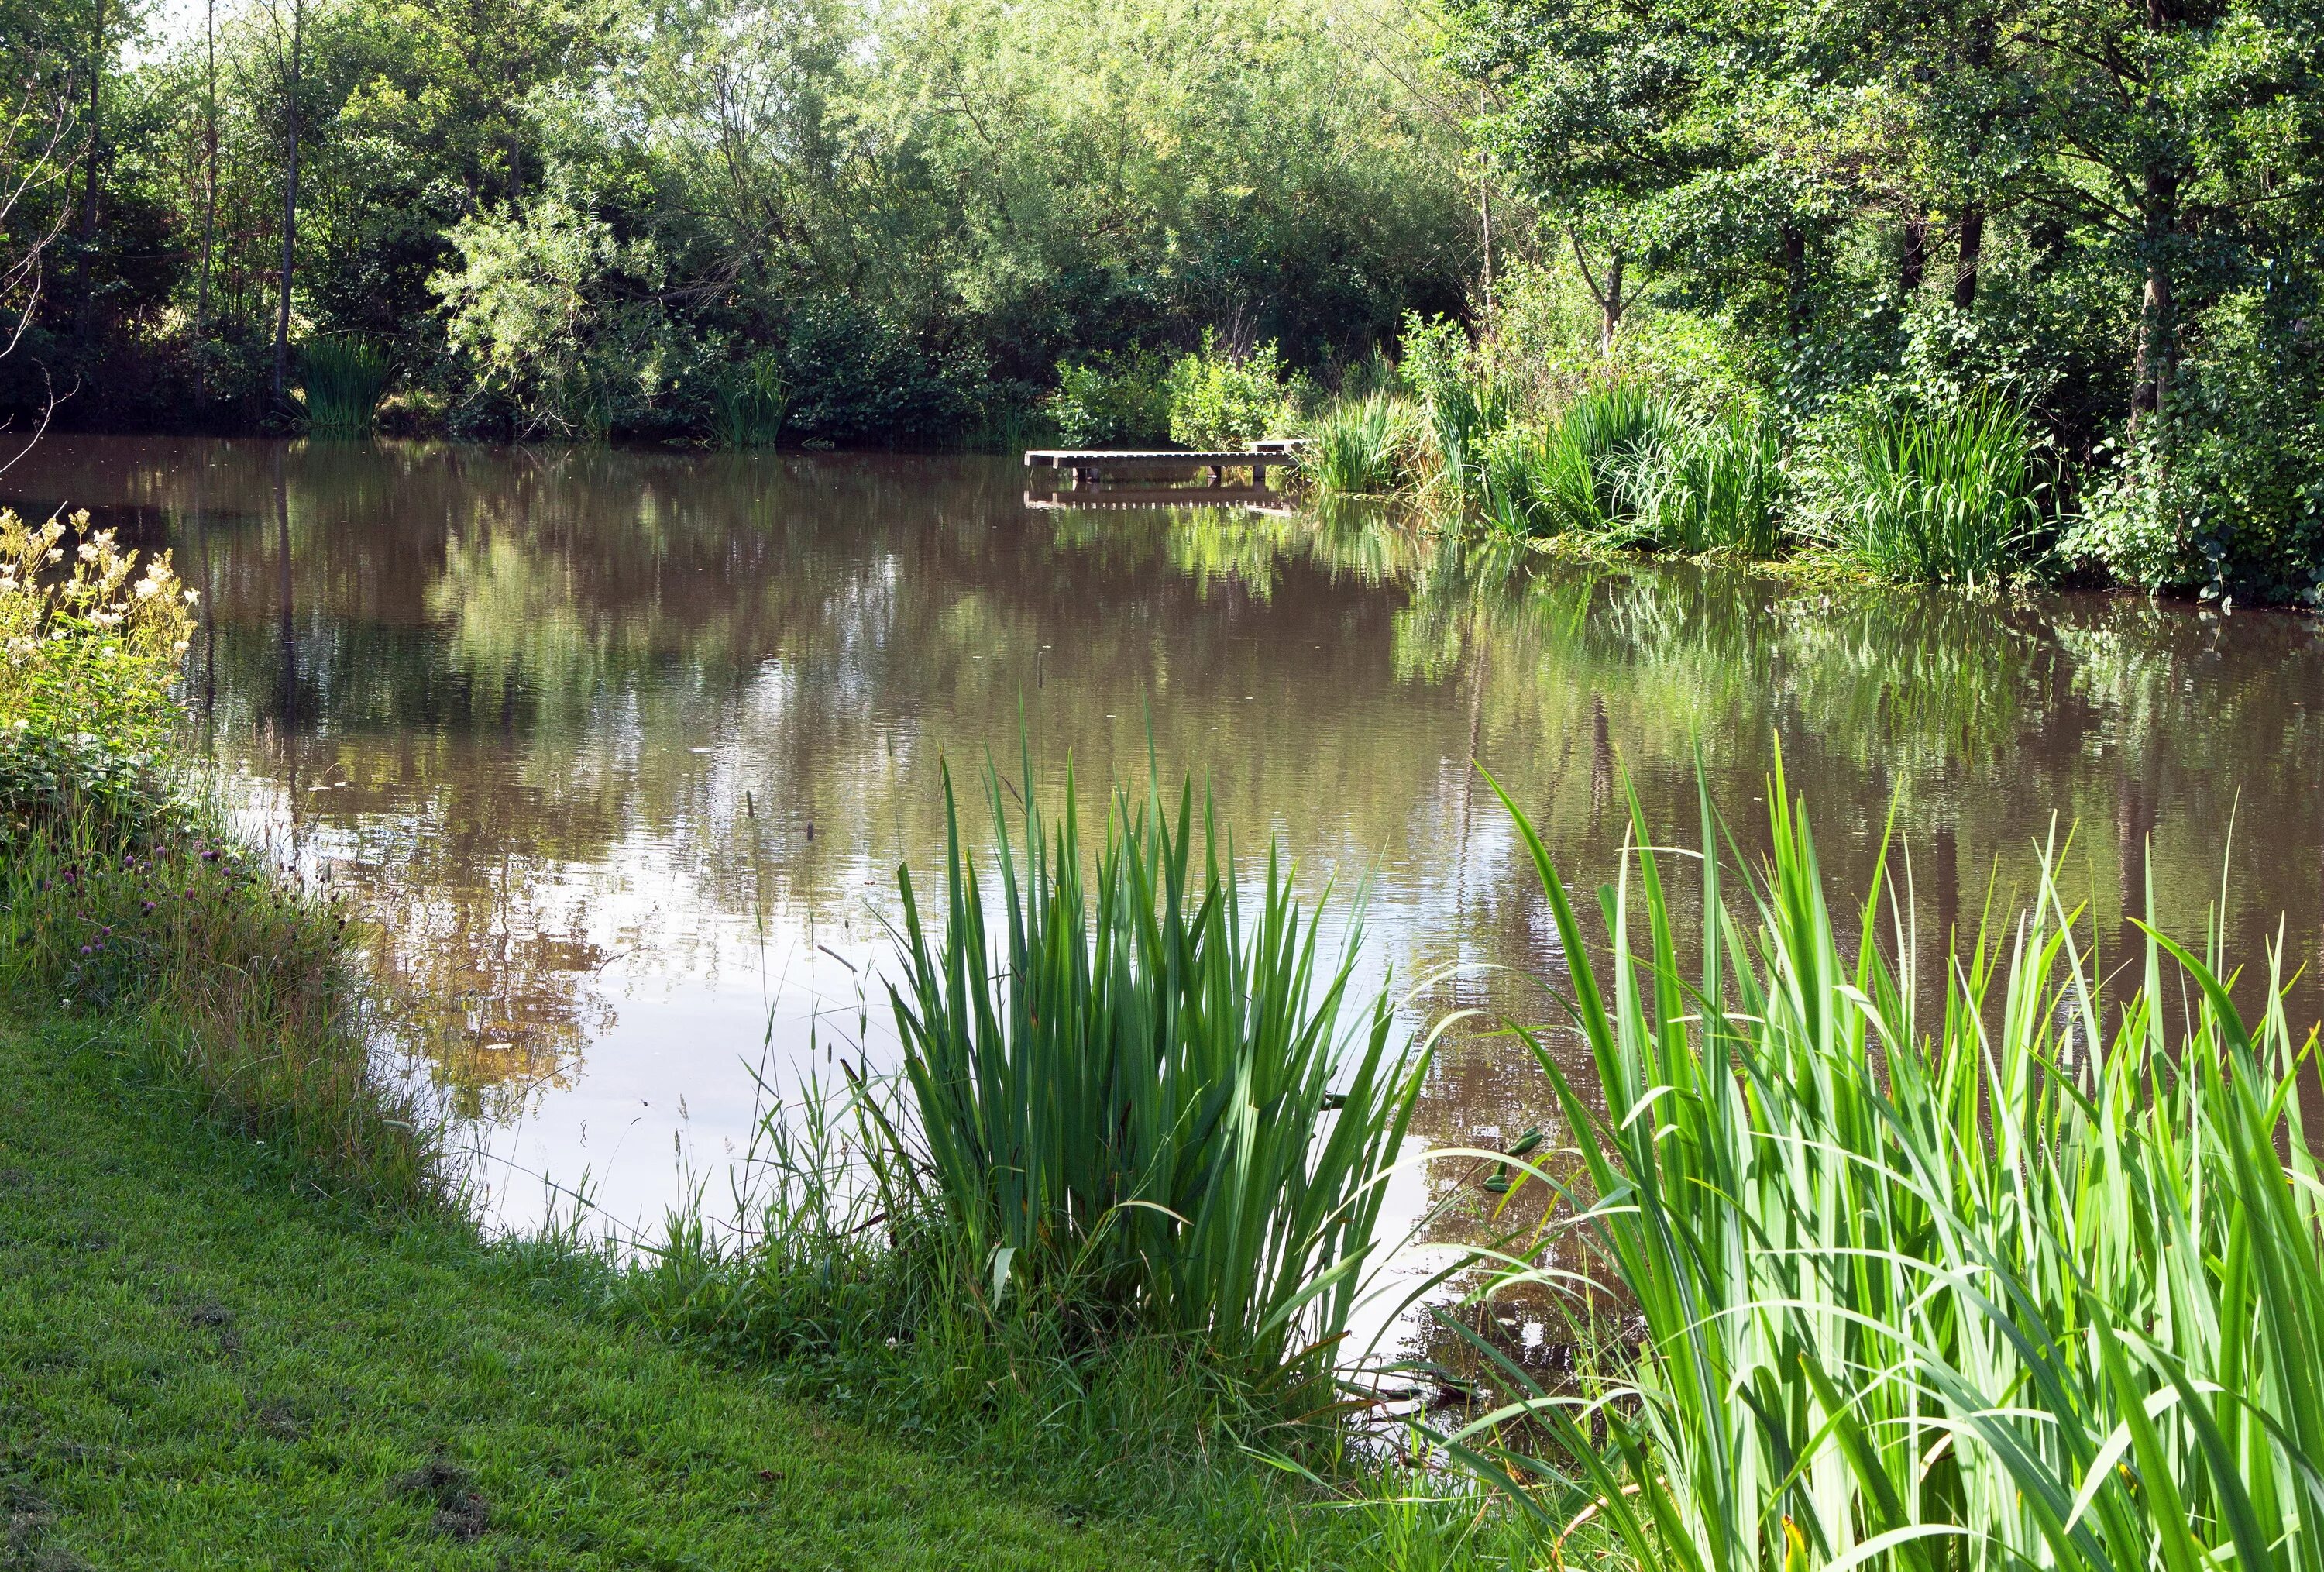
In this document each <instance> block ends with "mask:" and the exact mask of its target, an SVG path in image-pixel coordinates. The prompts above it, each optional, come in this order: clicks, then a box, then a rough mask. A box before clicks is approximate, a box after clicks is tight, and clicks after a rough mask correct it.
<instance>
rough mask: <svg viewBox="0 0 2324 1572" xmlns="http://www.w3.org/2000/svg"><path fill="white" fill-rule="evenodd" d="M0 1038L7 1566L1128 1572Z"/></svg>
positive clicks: (104, 1075)
mask: <svg viewBox="0 0 2324 1572" xmlns="http://www.w3.org/2000/svg"><path fill="white" fill-rule="evenodd" d="M96 1059H97V1055H96V1054H95V1052H94V1051H93V1050H86V1049H83V1050H76V1049H75V1047H74V1045H73V1040H72V1038H71V1036H70V1033H69V1029H67V1028H62V1027H51V1028H42V1029H40V1030H37V1031H35V1030H23V1029H12V1028H8V1027H5V1026H0V1503H5V1510H6V1513H7V1530H6V1535H7V1537H6V1540H5V1543H0V1567H18V1566H21V1567H45V1568H51V1569H52V1572H62V1569H64V1568H71V1567H104V1568H111V1567H301V1568H306V1567H315V1568H327V1567H495V1568H497V1567H722V1568H723V1567H782V1568H787V1569H789V1568H797V1569H814V1568H822V1567H880V1568H898V1569H902V1568H912V1567H945V1568H984V1567H991V1568H1000V1567H1044V1568H1049V1567H1062V1568H1075V1567H1089V1568H1098V1567H1148V1566H1157V1567H1158V1566H1164V1565H1175V1564H1177V1563H1178V1558H1176V1557H1175V1556H1173V1555H1171V1554H1170V1553H1169V1548H1168V1547H1167V1546H1161V1545H1155V1546H1150V1547H1149V1546H1146V1545H1141V1543H1140V1541H1141V1540H1146V1539H1150V1538H1151V1537H1152V1536H1148V1535H1145V1534H1141V1533H1140V1532H1139V1530H1138V1529H1137V1527H1136V1526H1135V1525H1131V1524H1125V1523H1123V1522H1120V1521H1112V1522H1109V1523H1104V1524H1098V1525H1093V1526H1092V1527H1089V1528H1081V1527H1076V1526H1074V1525H1072V1524H1069V1523H1067V1522H1065V1521H1061V1520H1060V1519H1059V1518H1058V1517H1057V1516H1056V1515H1055V1514H1053V1513H1050V1512H1046V1511H1044V1510H1041V1509H1040V1508H1038V1507H1037V1506H1035V1505H1031V1504H1028V1503H1023V1502H1019V1501H1015V1500H1011V1499H1010V1498H1008V1497H1007V1496H1005V1495H1003V1494H1001V1493H997V1492H996V1491H995V1490H994V1489H993V1488H992V1487H991V1486H990V1485H988V1484H985V1483H983V1482H982V1481H981V1480H980V1479H979V1478H978V1477H977V1476H976V1475H974V1474H973V1471H971V1470H969V1469H967V1468H966V1467H964V1465H962V1464H961V1463H959V1462H956V1461H947V1460H945V1459H940V1458H932V1457H929V1456H923V1455H919V1454H916V1453H913V1452H910V1451H908V1450H904V1449H901V1448H899V1447H895V1446H893V1445H890V1444H886V1443H883V1442H882V1441H881V1440H880V1439H878V1438H874V1437H871V1436H867V1435H864V1434H862V1433H860V1432H859V1431H856V1430H853V1429H850V1428H849V1427H847V1426H846V1425H844V1424H840V1423H836V1422H834V1421H832V1420H830V1419H825V1418H823V1417H819V1416H818V1415H817V1414H816V1412H814V1411H813V1410H810V1409H807V1408H802V1407H800V1406H799V1405H798V1404H797V1403H795V1402H791V1401H785V1400H784V1399H782V1398H780V1397H778V1396H777V1395H775V1394H774V1393H773V1392H770V1391H769V1390H767V1389H766V1388H765V1387H763V1386H762V1385H761V1384H759V1383H757V1382H754V1381H753V1380H752V1378H751V1377H750V1376H749V1375H748V1374H746V1373H737V1372H734V1371H731V1370H723V1369H719V1368H716V1367H713V1366H708V1365H705V1364H701V1363H699V1362H697V1361H696V1360H695V1359H693V1358H691V1357H689V1356H688V1355H686V1354H684V1353H682V1352H679V1351H677V1350H673V1349H669V1348H665V1347H661V1346H658V1345H653V1344H650V1343H649V1342H645V1341H642V1340H641V1339H640V1338H638V1337H637V1336H633V1335H632V1334H630V1333H627V1332H625V1331H623V1330H622V1329H619V1328H616V1327H611V1326H607V1325H602V1324H598V1323H595V1322H593V1321H590V1320H587V1319H585V1318H578V1317H576V1316H575V1315H574V1314H572V1313H571V1312H570V1311H569V1310H567V1309H565V1308H559V1307H558V1305H557V1304H555V1303H553V1302H551V1299H552V1296H551V1295H550V1294H549V1293H548V1292H546V1291H543V1285H540V1284H538V1283H534V1282H532V1281H529V1280H528V1278H527V1275H526V1272H527V1269H526V1268H525V1267H524V1266H523V1265H522V1263H521V1261H520V1260H519V1259H517V1258H516V1257H514V1256H512V1255H510V1254H506V1253H495V1252H490V1251H486V1250H483V1249H480V1248H479V1247H478V1246H477V1245H476V1244H475V1242H474V1240H473V1239H472V1238H471V1237H470V1236H468V1235H466V1234H465V1233H464V1232H463V1231H462V1230H461V1229H459V1228H458V1227H457V1226H454V1225H448V1224H438V1223H418V1224H403V1225H397V1226H393V1227H389V1226H386V1225H382V1224H379V1223H376V1222H369V1221H366V1220H364V1218H362V1217H360V1216H350V1215H346V1214H344V1213H341V1212H337V1211H335V1210H334V1209H333V1208H332V1207H330V1206H328V1205H327V1203H324V1202H322V1201H319V1200H318V1199H315V1198H312V1197H308V1196H304V1195H301V1194H300V1193H299V1192H298V1191H297V1189H296V1188H295V1187H294V1186H293V1185H292V1184H291V1180H290V1179H289V1177H288V1176H287V1175H286V1173H285V1172H284V1171H283V1170H281V1168H280V1166H279V1165H277V1164H275V1163H273V1162H272V1161H270V1160H269V1159H268V1158H267V1156H266V1155H265V1154H264V1153H263V1151H259V1150H257V1149H255V1148H254V1147H251V1146H249V1145H248V1144H246V1143H243V1142H235V1141H233V1140H229V1139H225V1138H221V1137H219V1136H217V1135H215V1134H213V1133H210V1132H209V1131H208V1129H206V1128H205V1127H204V1126H203V1125H202V1124H200V1123H199V1122H198V1121H197V1120H195V1119H193V1118H192V1117H191V1116H190V1115H189V1114H188V1113H187V1112H186V1111H184V1110H183V1109H181V1108H180V1107H177V1106H176V1105H173V1104H172V1103H171V1100H170V1094H167V1093H165V1092H161V1091H154V1090H149V1089H146V1088H144V1087H133V1086H126V1085H124V1083H123V1082H121V1081H120V1080H118V1079H117V1078H116V1077H114V1076H113V1075H111V1074H110V1073H108V1072H107V1071H106V1069H105V1068H104V1067H103V1065H102V1064H101V1063H97V1062H95V1061H96Z"/></svg>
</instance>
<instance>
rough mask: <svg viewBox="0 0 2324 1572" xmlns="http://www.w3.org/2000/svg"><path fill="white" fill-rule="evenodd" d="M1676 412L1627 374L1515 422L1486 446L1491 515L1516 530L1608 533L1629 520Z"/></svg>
mask: <svg viewBox="0 0 2324 1572" xmlns="http://www.w3.org/2000/svg"><path fill="white" fill-rule="evenodd" d="M1676 425H1677V417H1676V416H1675V414H1674V412H1673V411H1672V409H1671V407H1670V406H1669V404H1668V403H1667V402H1665V401H1664V400H1663V399H1661V398H1660V397H1658V396H1657V395H1655V393H1652V392H1651V391H1649V390H1648V389H1647V388H1646V387H1645V386H1643V385H1642V384H1638V383H1636V382H1631V381H1628V380H1617V381H1612V382H1607V383H1602V384H1599V385H1597V386H1595V387H1591V388H1590V389H1588V390H1587V391H1585V392H1583V393H1581V394H1580V395H1578V396H1577V397H1576V398H1575V399H1574V400H1573V402H1572V403H1570V404H1568V405H1567V406H1566V407H1565V408H1564V410H1563V411H1561V412H1560V413H1559V414H1558V416H1557V417H1556V418H1555V419H1554V421H1551V422H1550V424H1549V425H1548V426H1547V427H1545V428H1544V429H1542V430H1527V429H1526V428H1523V427H1517V426H1512V427H1509V428H1508V429H1507V430H1504V431H1503V432H1501V433H1500V437H1499V440H1498V441H1495V442H1491V443H1489V444H1488V445H1487V447H1486V449H1485V457H1484V460H1483V465H1484V470H1483V473H1484V481H1483V486H1482V492H1483V499H1484V505H1485V513H1486V516H1487V517H1488V518H1489V519H1491V520H1492V521H1493V522H1495V523H1497V524H1498V525H1499V526H1500V527H1501V528H1502V529H1503V530H1505V531H1508V532H1510V533H1513V534H1531V535H1561V534H1567V533H1578V534H1589V535H1604V534H1609V533H1612V532H1618V531H1621V530H1624V529H1627V528H1629V527H1630V526H1631V525H1633V524H1634V523H1635V522H1636V521H1637V515H1638V512H1639V507H1640V504H1641V502H1642V500H1643V486H1642V481H1643V479H1644V477H1645V476H1646V475H1647V474H1649V473H1651V471H1652V470H1653V468H1654V467H1655V464H1656V462H1657V461H1658V456H1659V454H1660V453H1661V451H1662V449H1663V448H1665V446H1666V445H1667V443H1668V442H1669V441H1670V439H1671V438H1672V435H1673V433H1674V430H1675V428H1676Z"/></svg>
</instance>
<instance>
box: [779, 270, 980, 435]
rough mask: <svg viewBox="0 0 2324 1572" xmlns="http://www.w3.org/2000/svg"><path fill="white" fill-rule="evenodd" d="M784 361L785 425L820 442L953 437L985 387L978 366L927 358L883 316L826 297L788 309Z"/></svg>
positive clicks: (858, 303)
mask: <svg viewBox="0 0 2324 1572" xmlns="http://www.w3.org/2000/svg"><path fill="white" fill-rule="evenodd" d="M782 364H783V379H784V383H785V385H787V386H788V388H789V389H790V392H791V402H790V411H789V414H788V419H787V421H786V424H787V426H788V429H789V430H792V431H794V432H797V433H798V435H800V436H803V437H808V438H813V439H819V440H822V441H825V442H868V441H910V440H919V441H929V440H934V439H941V438H944V437H948V436H951V435H953V434H954V433H956V432H958V431H959V430H962V429H963V428H964V426H965V425H966V424H967V423H968V418H969V413H970V411H971V410H972V409H973V407H974V404H975V402H976V394H977V392H978V390H979V389H980V388H981V387H982V382H983V377H982V368H980V367H978V366H975V365H971V364H968V363H965V362H944V361H940V360H937V359H936V358H933V357H932V356H929V355H928V354H927V353H926V352H925V351H924V350H923V348H922V347H920V346H919V345H918V344H917V343H915V342H914V341H913V340H912V338H910V337H909V336H908V334H906V333H905V332H904V331H903V329H902V328H899V327H898V326H897V325H896V324H895V323H894V322H892V321H890V319H888V318H887V317H885V316H884V315H882V314H881V312H879V311H877V310H873V309H871V307H869V306H866V305H863V304H862V303H861V302H860V301H852V300H845V299H839V298H835V297H827V296H826V297H818V298H816V299H813V300H809V301H803V302H801V303H800V304H799V305H798V307H797V308H795V309H794V310H793V311H792V313H791V319H790V327H789V332H788V338H787V339H786V341H785V343H784V346H783V362H782Z"/></svg>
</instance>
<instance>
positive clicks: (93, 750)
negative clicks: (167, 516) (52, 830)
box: [0, 509, 197, 825]
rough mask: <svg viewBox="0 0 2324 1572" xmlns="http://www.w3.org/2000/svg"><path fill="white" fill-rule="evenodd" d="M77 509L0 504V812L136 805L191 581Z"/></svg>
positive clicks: (163, 722) (170, 710)
mask: <svg viewBox="0 0 2324 1572" xmlns="http://www.w3.org/2000/svg"><path fill="white" fill-rule="evenodd" d="M139 569H140V562H139V554H138V553H137V552H136V551H134V550H126V549H124V548H123V547H122V546H121V545H120V544H119V543H118V542H117V541H116V540H115V536H114V532H112V531H111V530H96V529H92V528H91V527H90V525H89V519H88V513H76V514H75V515H74V516H73V518H72V519H71V521H70V525H69V528H68V525H67V523H66V522H64V521H61V520H58V519H51V520H50V521H49V522H47V523H45V524H42V525H40V526H39V527H37V528H35V527H33V526H32V525H29V524H27V523H25V522H24V521H23V519H21V518H19V517H18V516H17V515H16V514H15V513H14V512H11V511H8V510H5V509H0V815H5V821H0V823H5V824H9V825H12V824H14V823H16V822H19V821H21V820H23V818H24V817H25V816H26V815H27V814H28V813H32V812H38V811H42V810H49V811H54V810H60V809H69V807H70V806H71V805H72V804H73V803H74V802H75V801H76V800H78V801H79V802H81V803H83V804H85V805H87V806H89V807H92V808H95V809H97V810H99V811H100V812H103V813H106V814H108V815H111V814H117V813H121V812H124V811H127V812H128V813H130V815H131V817H132V818H143V817H145V816H146V815H145V812H144V811H143V810H144V809H147V808H149V807H150V806H151V803H152V800H156V799H157V794H156V793H155V791H153V774H154V772H153V768H152V761H153V760H154V758H155V757H156V756H157V754H159V752H160V750H161V748H162V747H163V745H164V744H166V743H167V741H168V739H169V735H170V731H171V726H173V725H174V724H175V722H176V720H177V717H178V709H177V704H176V701H175V700H174V699H173V698H171V684H172V682H173V681H174V680H175V679H176V676H177V672H178V667H179V662H180V660H181V659H182V658H183V656H184V654H185V652H186V648H187V643H188V641H189V639H190V638H191V636H192V633H193V625H194V606H195V603H196V599H197V596H196V595H195V592H194V591H192V590H190V589H189V588H187V587H185V586H184V585H183V584H182V583H180V581H179V578H178V576H177V572H176V570H175V569H173V568H172V567H171V563H170V554H169V553H168V552H167V551H162V552H159V553H156V554H154V555H152V556H149V557H146V558H145V559H143V571H142V572H141V571H140V570H139Z"/></svg>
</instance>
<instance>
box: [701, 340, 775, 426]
mask: <svg viewBox="0 0 2324 1572" xmlns="http://www.w3.org/2000/svg"><path fill="white" fill-rule="evenodd" d="M789 408H790V390H789V388H788V386H787V385H786V384H784V381H783V365H782V361H781V360H780V358H779V357H778V356H775V355H773V354H771V353H770V352H767V351H763V350H762V351H761V352H760V353H759V354H757V355H753V356H751V357H750V358H749V359H747V360H734V361H729V362H728V363H727V364H726V365H724V366H722V367H720V368H719V369H718V370H716V371H715V372H714V373H712V374H711V377H710V430H711V435H712V437H713V438H714V439H715V440H716V442H717V443H718V445H719V446H720V447H721V448H771V447H773V446H774V445H775V441H776V439H778V438H779V437H780V436H781V435H782V434H783V417H784V415H785V414H786V413H787V412H788V410H789Z"/></svg>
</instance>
